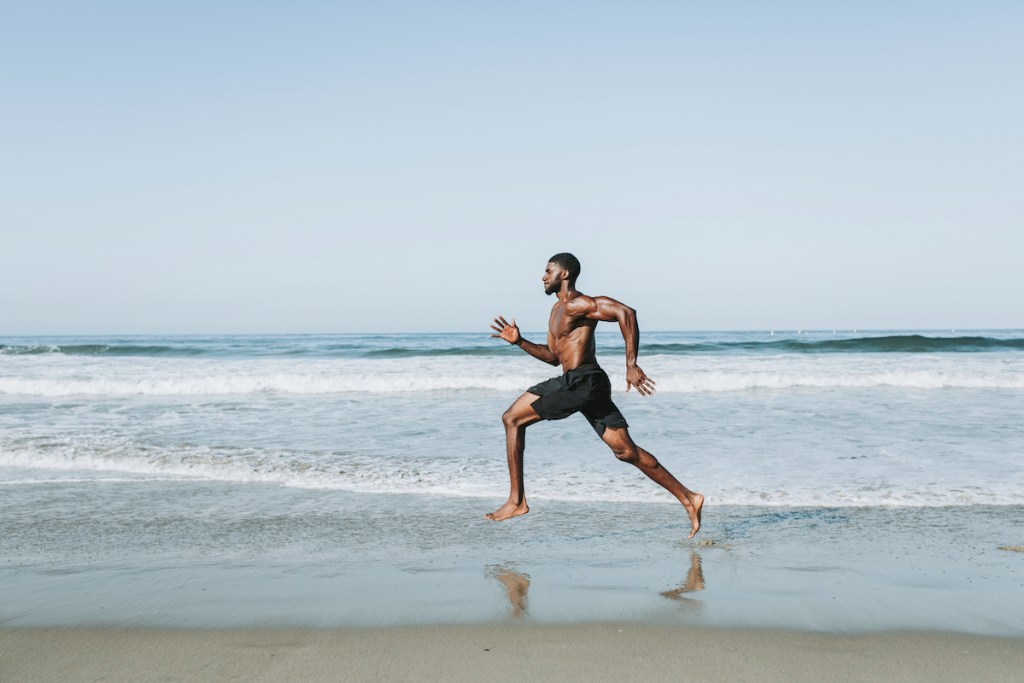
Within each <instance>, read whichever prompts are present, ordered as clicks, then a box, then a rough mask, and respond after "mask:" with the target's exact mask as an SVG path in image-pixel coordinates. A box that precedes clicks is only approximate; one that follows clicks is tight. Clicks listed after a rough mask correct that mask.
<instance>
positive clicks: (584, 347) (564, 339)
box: [548, 301, 597, 372]
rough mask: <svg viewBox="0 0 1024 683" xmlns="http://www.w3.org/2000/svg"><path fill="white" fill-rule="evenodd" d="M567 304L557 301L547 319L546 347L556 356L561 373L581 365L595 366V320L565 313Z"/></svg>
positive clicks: (568, 312) (569, 312)
mask: <svg viewBox="0 0 1024 683" xmlns="http://www.w3.org/2000/svg"><path fill="white" fill-rule="evenodd" d="M567 304H568V302H563V301H559V302H558V303H556V304H555V305H554V306H553V307H552V308H551V316H550V318H549V319H548V345H549V348H550V349H551V350H552V351H554V352H555V355H556V356H558V362H559V363H560V364H561V366H562V371H563V372H568V371H570V370H574V369H575V368H578V367H580V366H581V365H596V364H597V354H596V351H595V348H594V328H595V327H597V321H596V320H588V319H587V318H586V317H585V316H583V315H573V314H572V313H571V311H567V310H566V309H567Z"/></svg>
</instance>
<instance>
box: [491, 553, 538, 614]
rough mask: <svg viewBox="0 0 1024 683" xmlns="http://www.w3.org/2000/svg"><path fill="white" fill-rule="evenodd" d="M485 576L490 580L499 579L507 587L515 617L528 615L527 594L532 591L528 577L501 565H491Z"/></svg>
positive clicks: (509, 602) (510, 605)
mask: <svg viewBox="0 0 1024 683" xmlns="http://www.w3.org/2000/svg"><path fill="white" fill-rule="evenodd" d="M485 576H487V578H489V579H497V580H498V581H499V582H500V583H501V585H502V586H504V587H505V592H506V594H507V597H508V604H509V607H510V608H511V610H512V616H513V617H522V616H525V615H526V594H527V593H528V592H529V590H530V577H529V576H528V575H526V574H523V573H522V572H517V571H516V570H514V569H509V568H508V567H503V566H501V565H491V566H490V567H488V568H487V571H486V572H485Z"/></svg>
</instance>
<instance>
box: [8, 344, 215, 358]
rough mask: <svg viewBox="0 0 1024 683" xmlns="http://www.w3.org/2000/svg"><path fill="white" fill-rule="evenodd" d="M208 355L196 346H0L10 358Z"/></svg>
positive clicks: (206, 350) (206, 351)
mask: <svg viewBox="0 0 1024 683" xmlns="http://www.w3.org/2000/svg"><path fill="white" fill-rule="evenodd" d="M206 353H209V350H208V349H204V348H201V347H198V346H167V345H162V344H145V345H137V344H67V345H58V344H33V345H24V346H18V345H5V344H0V354H6V355H10V356H39V355H44V354H60V355H63V356H185V357H194V356H201V355H204V354H206Z"/></svg>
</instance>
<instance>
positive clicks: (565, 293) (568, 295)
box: [558, 282, 580, 304]
mask: <svg viewBox="0 0 1024 683" xmlns="http://www.w3.org/2000/svg"><path fill="white" fill-rule="evenodd" d="M579 295H580V293H579V292H577V291H576V288H575V287H573V286H572V285H570V284H568V283H565V282H563V283H562V288H561V289H560V290H558V301H559V303H563V304H564V303H565V302H566V301H569V300H570V299H575V298H576V297H578V296H579Z"/></svg>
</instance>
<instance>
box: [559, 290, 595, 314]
mask: <svg viewBox="0 0 1024 683" xmlns="http://www.w3.org/2000/svg"><path fill="white" fill-rule="evenodd" d="M595 298H599V297H592V296H587V295H586V294H583V293H582V292H580V293H579V294H578V295H577V296H575V297H573V298H572V299H569V300H568V301H566V302H565V312H566V313H568V314H569V315H585V314H587V313H589V312H590V311H591V310H593V309H594V307H595V306H596V305H597V302H596V301H595Z"/></svg>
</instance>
